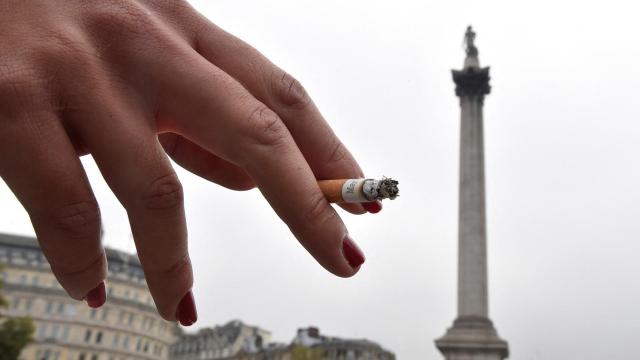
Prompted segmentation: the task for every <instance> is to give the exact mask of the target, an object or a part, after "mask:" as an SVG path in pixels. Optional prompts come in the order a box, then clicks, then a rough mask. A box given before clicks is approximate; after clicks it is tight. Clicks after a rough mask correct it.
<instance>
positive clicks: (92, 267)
mask: <svg viewBox="0 0 640 360" xmlns="http://www.w3.org/2000/svg"><path fill="white" fill-rule="evenodd" d="M106 265H107V259H106V258H105V256H104V253H103V252H98V253H97V254H96V255H94V256H93V257H89V258H88V260H86V261H82V260H78V259H77V258H76V260H74V261H65V262H63V263H60V264H52V265H51V266H52V267H55V269H53V270H54V273H55V275H56V277H57V278H58V279H60V284H61V285H63V286H64V285H65V284H66V283H67V282H68V281H69V280H72V279H73V278H75V277H85V276H86V274H91V273H99V272H101V271H103V270H104V269H105V268H106Z"/></svg>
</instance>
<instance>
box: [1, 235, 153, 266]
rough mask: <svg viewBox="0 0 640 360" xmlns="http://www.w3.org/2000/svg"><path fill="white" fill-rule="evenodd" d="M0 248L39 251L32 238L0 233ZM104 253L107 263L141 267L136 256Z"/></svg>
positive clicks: (111, 252) (116, 251) (112, 250)
mask: <svg viewBox="0 0 640 360" xmlns="http://www.w3.org/2000/svg"><path fill="white" fill-rule="evenodd" d="M0 246H10V247H17V248H27V249H34V250H38V251H40V245H39V244H38V240H37V239H36V238H35V237H33V236H24V235H14V234H7V233H0ZM105 252H106V253H107V260H108V261H115V262H120V263H125V264H129V265H136V266H139V267H140V266H141V265H140V260H139V259H138V256H137V255H136V254H128V253H126V252H124V251H120V250H116V249H112V248H109V247H107V248H105Z"/></svg>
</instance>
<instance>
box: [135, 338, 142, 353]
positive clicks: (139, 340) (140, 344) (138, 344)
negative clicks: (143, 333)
mask: <svg viewBox="0 0 640 360" xmlns="http://www.w3.org/2000/svg"><path fill="white" fill-rule="evenodd" d="M141 347H142V339H140V338H138V343H136V351H140V348H141Z"/></svg>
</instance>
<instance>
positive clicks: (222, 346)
mask: <svg viewBox="0 0 640 360" xmlns="http://www.w3.org/2000/svg"><path fill="white" fill-rule="evenodd" d="M270 340H271V333H269V332H268V331H265V330H262V329H260V328H258V327H255V326H249V325H246V324H244V323H242V322H241V321H239V320H234V321H230V322H228V323H227V324H225V325H223V326H216V327H214V328H204V329H200V330H199V331H198V332H197V333H195V334H183V335H182V336H181V337H180V338H179V339H178V341H177V342H176V343H175V344H174V345H173V346H172V347H171V351H170V352H171V359H172V360H202V359H229V358H232V357H233V356H235V355H237V354H239V353H254V352H257V351H259V350H260V349H262V348H263V346H264V345H265V344H267V343H269V341H270Z"/></svg>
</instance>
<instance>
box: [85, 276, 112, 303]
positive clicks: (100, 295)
mask: <svg viewBox="0 0 640 360" xmlns="http://www.w3.org/2000/svg"><path fill="white" fill-rule="evenodd" d="M84 300H85V301H86V302H87V305H89V307H91V308H94V309H95V308H99V307H100V306H102V305H104V303H105V301H107V291H106V290H105V286H104V281H103V282H101V283H100V285H98V286H96V287H95V288H94V289H93V290H91V291H89V292H88V293H87V296H85V297H84Z"/></svg>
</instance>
